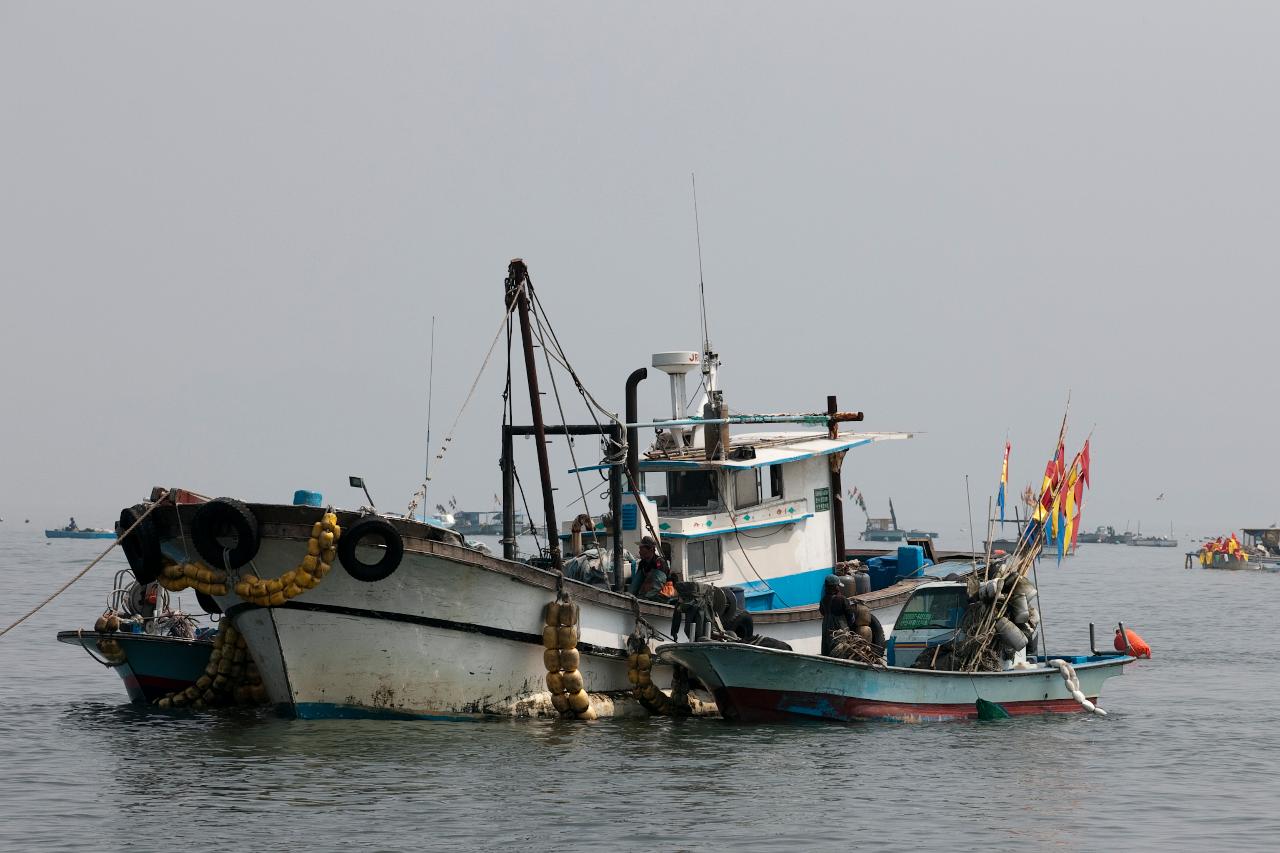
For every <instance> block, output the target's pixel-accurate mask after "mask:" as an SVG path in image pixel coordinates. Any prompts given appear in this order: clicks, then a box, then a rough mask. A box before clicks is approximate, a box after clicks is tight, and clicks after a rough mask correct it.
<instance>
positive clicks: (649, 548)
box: [627, 536, 673, 601]
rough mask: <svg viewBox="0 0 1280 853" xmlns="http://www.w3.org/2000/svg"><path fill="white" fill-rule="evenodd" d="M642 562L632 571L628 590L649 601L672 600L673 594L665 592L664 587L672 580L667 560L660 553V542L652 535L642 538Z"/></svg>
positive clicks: (640, 549)
mask: <svg viewBox="0 0 1280 853" xmlns="http://www.w3.org/2000/svg"><path fill="white" fill-rule="evenodd" d="M639 552H640V562H639V563H637V564H636V568H635V571H634V572H632V573H631V583H630V584H629V585H628V587H627V589H628V591H629V592H630V593H631V594H632V595H634V596H635V597H636V598H644V599H648V600H649V601H670V600H671V599H672V598H673V596H671V595H669V594H667V593H664V592H663V589H662V588H663V587H664V586H666V584H667V581H669V580H671V570H670V568H669V567H668V566H667V561H666V560H664V559H662V556H661V555H660V554H659V553H658V542H657V540H655V539H654V538H653V537H652V536H645V537H643V538H642V539H641V540H640V547H639Z"/></svg>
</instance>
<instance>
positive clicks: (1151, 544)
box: [1126, 536, 1178, 548]
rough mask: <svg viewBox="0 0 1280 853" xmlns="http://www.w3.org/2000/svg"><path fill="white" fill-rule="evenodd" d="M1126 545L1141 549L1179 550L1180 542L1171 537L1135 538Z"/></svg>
mask: <svg viewBox="0 0 1280 853" xmlns="http://www.w3.org/2000/svg"><path fill="white" fill-rule="evenodd" d="M1126 544H1128V545H1137V546H1138V547H1140V548H1177V547H1178V540H1177V539H1174V538H1172V537H1170V536H1135V537H1133V538H1132V539H1130V540H1129V541H1128V542H1127V543H1126Z"/></svg>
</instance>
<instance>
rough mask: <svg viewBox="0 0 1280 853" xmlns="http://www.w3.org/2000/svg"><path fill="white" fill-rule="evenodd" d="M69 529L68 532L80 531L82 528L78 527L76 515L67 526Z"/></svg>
mask: <svg viewBox="0 0 1280 853" xmlns="http://www.w3.org/2000/svg"><path fill="white" fill-rule="evenodd" d="M67 529H68V530H79V529H80V528H78V527H76V517H75V516H74V515H73V516H71V523H70V524H68V525H67Z"/></svg>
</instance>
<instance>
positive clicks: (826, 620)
mask: <svg viewBox="0 0 1280 853" xmlns="http://www.w3.org/2000/svg"><path fill="white" fill-rule="evenodd" d="M818 612H819V613H821V614H822V651H821V654H824V655H829V654H831V649H832V647H833V646H834V645H835V633H836V631H838V630H840V629H841V628H847V629H849V630H850V631H853V630H855V629H856V628H857V621H856V619H855V617H854V610H853V606H852V605H851V604H850V603H849V599H848V598H846V597H845V594H844V589H843V585H842V583H841V578H839V577H837V576H836V575H827V576H826V578H824V579H823V581H822V598H821V599H819V601H818Z"/></svg>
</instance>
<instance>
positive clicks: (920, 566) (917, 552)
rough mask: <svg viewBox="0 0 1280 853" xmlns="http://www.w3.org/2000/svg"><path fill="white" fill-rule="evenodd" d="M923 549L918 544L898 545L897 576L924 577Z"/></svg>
mask: <svg viewBox="0 0 1280 853" xmlns="http://www.w3.org/2000/svg"><path fill="white" fill-rule="evenodd" d="M924 564H925V561H924V549H923V548H921V547H920V546H919V545H900V546H899V547H898V571H897V578H898V579H899V580H902V579H904V578H919V577H924Z"/></svg>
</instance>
